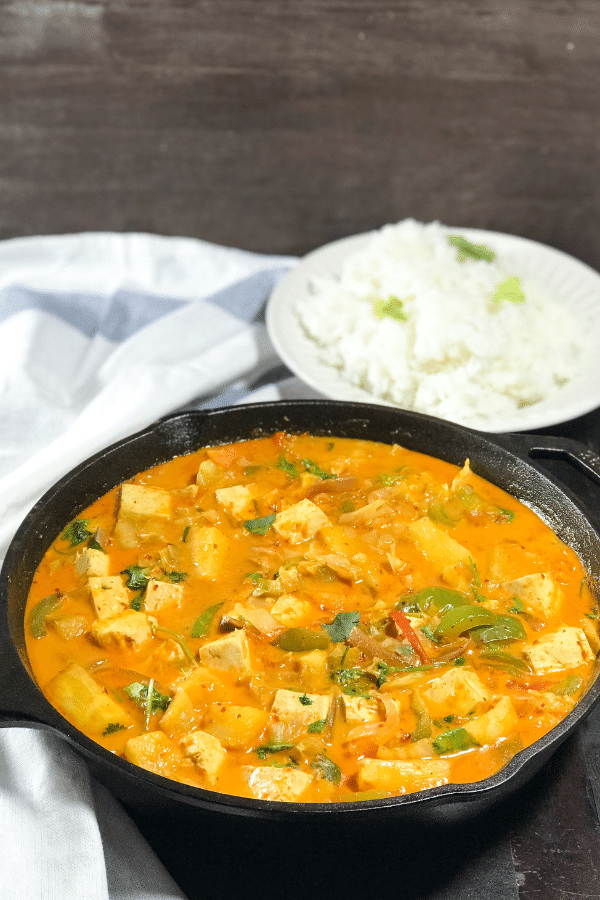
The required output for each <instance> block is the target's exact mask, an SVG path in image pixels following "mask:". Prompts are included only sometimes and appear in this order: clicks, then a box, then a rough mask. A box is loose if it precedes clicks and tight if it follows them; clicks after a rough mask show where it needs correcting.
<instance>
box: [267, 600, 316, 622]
mask: <svg viewBox="0 0 600 900" xmlns="http://www.w3.org/2000/svg"><path fill="white" fill-rule="evenodd" d="M311 610H312V607H311V605H310V603H307V602H306V601H304V600H298V599H296V598H295V597H292V596H291V595H290V594H282V595H281V597H279V599H278V600H276V602H275V603H274V604H273V606H272V607H271V615H272V616H273V618H274V619H277V621H278V622H280V623H281V624H282V625H285V627H286V628H290V627H292V626H293V625H301V624H302V623H303V622H304V621H305V620H306V619H307V617H308V616H309V615H310V613H311Z"/></svg>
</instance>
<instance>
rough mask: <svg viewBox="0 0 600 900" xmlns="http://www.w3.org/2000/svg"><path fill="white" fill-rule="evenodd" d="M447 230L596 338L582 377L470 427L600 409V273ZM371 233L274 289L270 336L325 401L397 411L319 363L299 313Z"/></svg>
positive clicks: (503, 238) (534, 422)
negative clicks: (482, 249)
mask: <svg viewBox="0 0 600 900" xmlns="http://www.w3.org/2000/svg"><path fill="white" fill-rule="evenodd" d="M445 230H446V231H447V233H448V234H457V233H458V234H461V235H463V236H464V237H466V238H467V239H468V240H470V241H472V242H473V243H475V244H485V245H486V246H488V247H490V248H491V249H492V250H494V251H495V252H496V253H498V254H501V255H502V263H503V267H504V268H506V269H507V270H509V271H511V272H515V273H518V274H519V275H521V276H522V277H529V278H531V279H532V280H535V282H536V284H537V285H538V286H539V288H540V289H541V290H544V291H545V293H546V294H547V295H548V296H553V297H555V298H556V299H559V298H564V299H565V302H568V304H569V314H570V315H573V316H576V317H578V318H579V319H580V321H581V322H582V323H583V327H584V329H585V333H586V334H588V335H590V336H591V342H590V345H591V349H590V353H589V355H588V357H587V358H586V359H585V360H584V359H583V358H582V366H581V371H580V372H579V374H578V375H577V376H576V377H575V378H572V379H571V380H570V381H569V382H568V383H567V384H566V385H563V386H562V387H557V388H556V391H555V392H554V393H553V395H552V396H550V397H547V398H546V399H545V400H543V401H540V402H539V403H536V404H533V405H531V406H527V407H524V408H522V409H519V410H515V412H514V414H513V415H511V416H510V417H502V418H494V419H492V418H490V419H486V420H485V422H478V423H477V425H476V426H472V427H477V428H478V429H479V430H480V431H486V432H506V431H527V430H531V429H536V428H547V427H551V426H553V425H557V424H559V423H561V422H566V421H569V420H570V419H574V418H576V417H577V416H581V415H584V414H585V413H588V412H590V411H591V410H593V409H595V408H596V407H598V406H600V275H599V274H598V273H597V272H596V271H594V270H593V269H591V268H590V267H589V266H587V265H585V264H584V263H582V262H580V261H579V260H577V259H575V258H574V257H572V256H569V255H568V254H566V253H562V252H561V251H559V250H555V249H553V248H552V247H548V246H546V245H545V244H540V243H538V242H536V241H531V240H528V239H526V238H522V237H516V236H513V235H508V234H501V233H499V232H494V231H483V230H480V229H474V228H456V227H452V228H447V229H445ZM371 235H372V232H367V233H365V234H358V235H353V236H351V237H347V238H342V239H341V240H339V241H334V242H333V243H331V244H326V245H325V246H323V247H320V248H319V249H318V250H314V251H313V252H312V253H309V254H308V255H307V256H305V257H304V258H303V259H302V260H301V261H300V263H299V264H298V265H297V266H296V267H295V268H294V269H292V270H291V271H290V272H289V273H288V274H287V275H285V276H284V278H283V279H282V280H281V281H280V282H279V284H278V285H277V287H276V288H275V290H274V291H273V293H272V295H271V297H270V299H269V303H268V305H267V313H266V322H267V330H268V333H269V337H270V339H271V341H272V343H273V345H274V347H275V349H276V351H277V353H278V354H279V356H280V357H281V359H282V360H283V362H284V363H285V364H286V365H287V366H288V367H289V368H290V369H291V370H292V372H293V373H294V374H295V375H297V376H298V377H299V378H300V379H302V380H303V381H304V382H305V383H306V384H308V385H310V386H311V387H312V388H314V389H315V390H316V391H318V392H319V393H320V394H322V395H323V396H325V397H330V398H333V399H336V400H354V401H359V402H365V403H380V404H383V405H386V406H394V405H395V404H393V403H391V402H390V401H387V400H382V399H381V398H378V397H376V396H374V395H373V394H370V393H367V391H365V390H363V389H361V388H360V387H357V386H354V385H352V384H350V383H349V382H348V381H346V380H345V379H344V378H343V377H342V374H341V372H340V371H339V370H338V369H336V368H334V367H332V366H330V365H326V364H325V363H324V362H322V360H321V358H320V351H319V347H318V346H317V344H316V343H315V342H314V341H312V340H311V339H310V338H309V337H308V336H307V334H306V332H305V330H304V329H303V327H302V325H301V323H300V320H299V318H298V315H297V313H296V309H297V306H298V304H301V303H302V300H303V298H305V297H308V296H310V293H311V291H312V290H313V289H312V286H311V285H312V282H313V280H314V278H315V277H318V278H322V277H325V278H331V277H336V276H337V275H338V274H339V271H340V268H341V266H342V263H343V261H344V259H345V258H346V257H347V256H349V255H351V254H353V253H355V252H357V251H360V250H362V249H363V248H364V247H365V245H366V244H367V242H368V241H369V239H370V238H371ZM420 411H421V412H423V410H420Z"/></svg>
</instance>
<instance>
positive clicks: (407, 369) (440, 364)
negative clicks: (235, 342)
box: [296, 219, 584, 427]
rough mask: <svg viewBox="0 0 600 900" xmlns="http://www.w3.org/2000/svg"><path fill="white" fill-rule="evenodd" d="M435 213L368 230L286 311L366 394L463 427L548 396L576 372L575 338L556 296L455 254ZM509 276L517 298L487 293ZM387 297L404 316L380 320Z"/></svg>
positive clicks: (578, 340) (496, 264)
mask: <svg viewBox="0 0 600 900" xmlns="http://www.w3.org/2000/svg"><path fill="white" fill-rule="evenodd" d="M449 233H457V234H460V229H455V230H450V231H449V230H448V229H445V228H443V226H442V225H440V224H439V223H438V222H432V223H429V224H421V223H419V222H416V221H414V220H412V219H407V220H404V221H402V222H400V223H398V224H397V225H386V226H385V227H383V228H382V229H380V230H379V231H377V232H374V233H373V235H372V237H371V240H370V242H369V244H368V246H366V247H365V249H363V250H362V251H361V252H356V253H355V254H354V255H351V256H350V257H348V258H346V260H345V262H344V264H343V266H342V268H341V271H340V272H339V277H336V278H322V279H319V280H318V281H317V280H315V282H314V284H313V285H312V287H313V292H312V294H311V295H310V296H309V297H308V298H306V297H304V298H303V299H302V302H301V303H299V304H298V305H297V308H296V312H297V315H298V317H299V320H300V322H301V325H302V327H303V328H304V330H305V331H306V333H307V335H308V336H309V337H310V339H311V340H313V341H315V342H316V343H317V344H318V346H319V355H320V358H321V360H322V361H323V362H324V363H325V364H327V365H330V366H334V367H336V368H337V369H338V371H339V372H340V374H341V377H342V378H343V379H345V380H346V381H348V382H350V383H351V384H353V385H356V386H358V387H360V388H362V389H363V390H365V391H367V392H368V393H370V394H372V395H373V396H375V397H378V398H381V399H382V400H385V401H388V402H392V403H395V404H397V405H398V406H401V407H403V408H405V409H414V410H418V411H420V412H425V413H429V414H431V415H435V416H438V417H440V418H444V419H448V420H450V421H454V422H458V423H459V424H462V425H470V426H472V427H477V426H478V425H479V426H482V422H485V421H486V420H487V419H491V418H496V417H500V416H506V415H509V416H511V415H513V414H514V413H515V411H516V410H518V409H520V408H522V407H524V406H530V405H532V404H535V403H539V402H540V401H542V400H544V399H545V398H547V397H548V396H549V395H551V394H552V393H553V392H555V391H556V389H557V387H558V386H560V385H562V384H565V383H566V382H568V381H569V380H570V379H571V378H572V377H573V376H574V375H575V374H576V372H577V358H578V354H579V352H580V350H581V346H582V343H583V341H584V335H582V334H578V333H577V331H576V327H575V325H574V323H573V321H572V317H570V316H569V314H568V310H567V309H566V308H565V306H561V305H560V304H559V303H557V302H556V301H555V300H553V299H552V298H550V297H547V296H544V295H543V293H542V292H541V291H540V290H539V288H538V287H537V286H536V285H535V284H533V283H531V280H530V279H528V278H526V277H524V276H522V275H521V273H519V272H515V271H511V270H510V269H508V268H505V267H503V265H502V260H501V258H500V254H497V255H496V258H495V259H494V260H493V261H492V262H486V261H485V260H476V259H470V258H469V259H466V260H464V261H460V260H459V258H458V252H457V249H456V247H454V246H453V245H451V244H450V243H449V241H448V234H449ZM510 276H518V277H519V279H520V285H521V288H522V290H523V292H524V294H525V301H524V302H522V303H513V302H510V301H507V300H505V301H503V302H501V303H495V302H494V301H493V299H492V298H493V295H494V293H495V291H496V289H497V287H498V286H499V285H500V284H501V283H502V282H504V281H505V280H506V279H507V278H508V277H510ZM391 296H395V297H398V298H400V299H401V300H402V301H403V303H404V307H403V308H404V311H405V312H406V314H407V320H406V321H397V320H396V319H393V318H390V317H388V316H385V317H384V318H379V317H378V316H377V315H376V314H375V311H374V304H375V303H376V302H377V301H378V300H379V301H381V300H387V299H388V298H389V297H391Z"/></svg>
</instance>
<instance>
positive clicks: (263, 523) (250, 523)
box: [244, 513, 275, 534]
mask: <svg viewBox="0 0 600 900" xmlns="http://www.w3.org/2000/svg"><path fill="white" fill-rule="evenodd" d="M274 521H275V513H271V515H270V516H262V517H261V518H259V519H247V520H246V521H245V522H244V528H245V529H246V531H249V532H250V534H266V533H267V531H268V530H269V528H270V527H271V525H272V524H273V522H274Z"/></svg>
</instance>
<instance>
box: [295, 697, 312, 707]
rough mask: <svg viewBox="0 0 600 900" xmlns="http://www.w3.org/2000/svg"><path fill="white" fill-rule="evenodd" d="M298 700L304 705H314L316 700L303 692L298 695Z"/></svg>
mask: <svg viewBox="0 0 600 900" xmlns="http://www.w3.org/2000/svg"><path fill="white" fill-rule="evenodd" d="M298 700H299V701H300V703H301V704H302V706H312V705H313V702H314V701H312V700H311V699H310V697H309V696H308V694H301V695H300V696H299V697H298Z"/></svg>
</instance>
